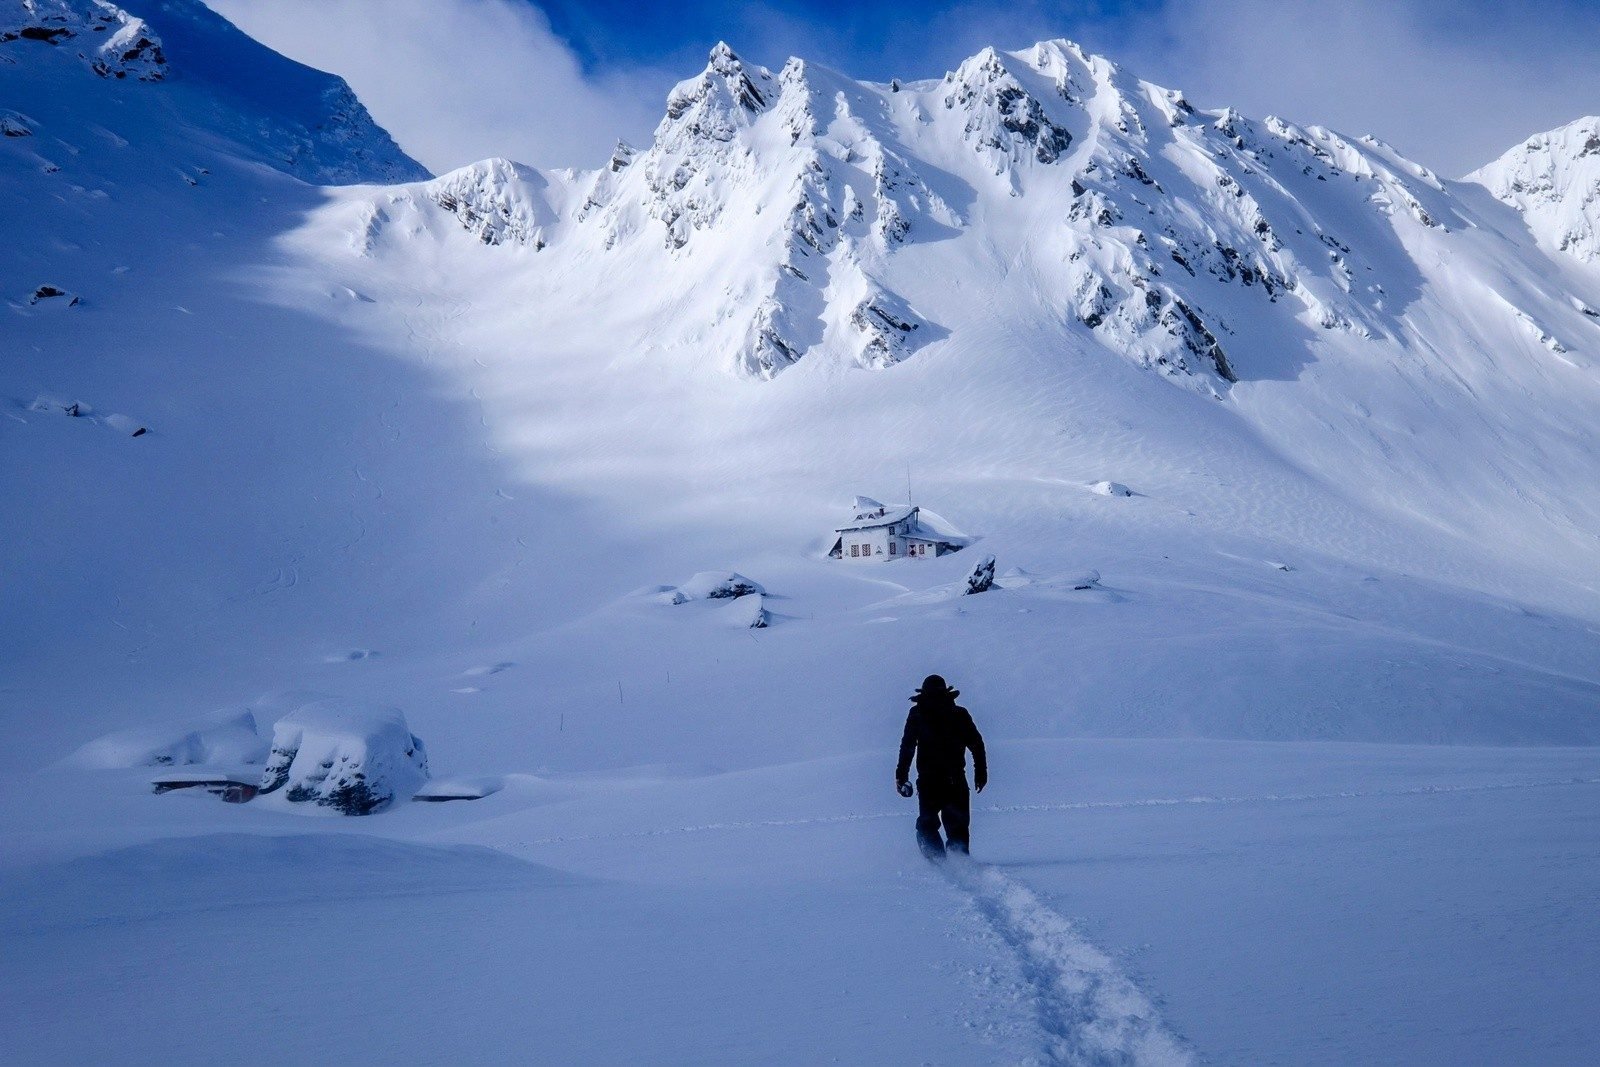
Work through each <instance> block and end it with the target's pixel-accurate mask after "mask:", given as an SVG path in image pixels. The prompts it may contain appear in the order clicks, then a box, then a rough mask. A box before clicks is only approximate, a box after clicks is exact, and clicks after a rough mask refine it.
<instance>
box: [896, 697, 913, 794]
mask: <svg viewBox="0 0 1600 1067" xmlns="http://www.w3.org/2000/svg"><path fill="white" fill-rule="evenodd" d="M916 750H917V709H916V708H912V709H911V711H910V712H909V713H907V715H906V730H905V733H903V734H901V735H900V762H899V763H897V764H895V768H894V781H895V784H896V785H899V784H900V783H901V782H904V781H906V780H908V779H909V778H910V776H911V755H912V753H913V752H915V751H916Z"/></svg>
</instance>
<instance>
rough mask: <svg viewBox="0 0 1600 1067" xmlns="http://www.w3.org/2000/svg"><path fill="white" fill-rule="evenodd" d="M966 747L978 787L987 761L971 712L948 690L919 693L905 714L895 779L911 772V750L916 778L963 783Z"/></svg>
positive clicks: (985, 774)
mask: <svg viewBox="0 0 1600 1067" xmlns="http://www.w3.org/2000/svg"><path fill="white" fill-rule="evenodd" d="M969 748H970V749H971V750H972V778H973V782H974V784H976V785H977V786H978V787H979V788H982V787H983V786H984V785H985V784H987V783H988V781H989V761H988V758H987V757H986V756H985V755H984V751H983V735H982V734H980V733H978V727H977V726H976V725H975V724H974V723H973V721H972V715H971V713H969V712H968V711H967V709H966V708H964V707H962V706H961V705H960V704H957V703H956V702H955V698H954V697H953V696H951V695H950V694H949V693H948V692H943V693H923V694H920V695H918V696H917V697H916V698H915V699H914V700H913V702H912V704H911V714H909V715H907V716H906V732H905V733H904V734H903V735H902V736H901V738H900V762H899V764H897V765H896V767H895V771H894V777H895V781H898V782H903V781H905V780H906V778H907V776H908V775H909V774H910V772H911V754H912V753H913V752H915V753H916V756H917V777H918V778H927V779H934V780H938V781H955V780H956V779H960V780H962V781H963V782H964V781H966V777H967V749H969Z"/></svg>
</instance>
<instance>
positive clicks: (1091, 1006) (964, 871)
mask: <svg viewBox="0 0 1600 1067" xmlns="http://www.w3.org/2000/svg"><path fill="white" fill-rule="evenodd" d="M944 868H945V870H946V871H947V872H948V873H949V875H950V879H951V881H952V882H954V883H955V884H956V886H957V887H959V888H960V889H961V890H963V891H964V892H965V893H966V894H967V895H968V897H969V898H970V900H971V903H972V905H973V907H974V908H975V909H976V910H977V912H978V914H979V915H980V916H982V918H983V919H984V921H985V922H986V923H987V924H988V925H989V927H990V928H991V929H992V930H993V931H994V933H995V935H996V936H997V937H998V938H999V939H1000V941H1001V943H1002V944H1004V945H1005V946H1006V947H1007V948H1008V949H1009V950H1010V951H1011V952H1012V953H1013V954H1014V955H1015V956H1016V960H1017V964H1018V967H1019V969H1020V971H1021V975H1022V978H1023V981H1024V982H1025V983H1026V993H1025V996H1026V997H1027V998H1028V999H1029V1000H1031V1001H1032V1007H1033V1010H1034V1012H1035V1015H1036V1018H1037V1021H1038V1025H1039V1028H1040V1030H1041V1031H1042V1034H1041V1037H1042V1043H1043V1047H1042V1049H1041V1052H1042V1058H1040V1059H1038V1060H1036V1061H1035V1062H1040V1063H1047V1064H1063V1065H1071V1067H1099V1065H1110V1064H1137V1065H1146V1064H1148V1065H1168V1064H1192V1063H1194V1062H1195V1058H1194V1054H1193V1053H1192V1052H1191V1051H1190V1050H1189V1049H1188V1048H1186V1047H1185V1046H1184V1045H1183V1043H1182V1042H1181V1041H1180V1040H1179V1039H1178V1038H1176V1037H1174V1036H1173V1035H1172V1034H1171V1033H1170V1032H1169V1031H1168V1030H1167V1029H1166V1028H1165V1027H1164V1026H1163V1025H1162V1023H1161V1020H1160V1016H1159V1013H1158V1012H1157V1011H1156V1008H1155V1005H1154V1004H1152V1003H1151V1002H1150V1000H1149V998H1147V997H1146V996H1145V995H1144V994H1143V993H1142V992H1140V990H1139V988H1138V987H1137V986H1136V985H1134V984H1133V982H1132V981H1131V980H1130V979H1129V978H1128V977H1127V976H1126V975H1124V974H1123V973H1122V971H1121V969H1120V968H1118V966H1117V964H1116V962H1115V961H1114V960H1112V958H1111V957H1110V956H1108V955H1106V954H1105V953H1104V952H1102V951H1101V950H1100V949H1098V948H1096V947H1095V946H1094V945H1092V944H1090V943H1089V942H1088V941H1086V940H1084V938H1083V937H1082V936H1081V935H1080V934H1079V933H1078V930H1077V928H1076V927H1075V926H1074V925H1073V924H1072V922H1071V921H1069V920H1067V919H1065V918H1063V917H1062V916H1061V915H1058V914H1057V913H1056V912H1054V911H1052V910H1051V909H1050V908H1049V907H1047V906H1046V905H1045V903H1044V902H1043V901H1041V900H1040V899H1039V898H1038V897H1037V896H1035V895H1034V893H1033V891H1032V890H1030V889H1028V888H1027V887H1026V886H1023V885H1021V884H1019V883H1017V882H1015V881H1013V880H1012V879H1010V878H1007V877H1006V876H1005V875H1004V874H1002V873H1001V872H999V871H998V870H996V869H995V868H993V867H988V866H984V865H981V864H973V863H971V862H970V861H968V860H965V859H961V858H952V859H950V860H947V861H946V862H945V864H944Z"/></svg>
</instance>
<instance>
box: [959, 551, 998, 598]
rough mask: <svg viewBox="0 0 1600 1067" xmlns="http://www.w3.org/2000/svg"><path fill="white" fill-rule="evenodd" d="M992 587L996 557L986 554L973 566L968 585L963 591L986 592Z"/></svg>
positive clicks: (965, 592) (964, 592)
mask: <svg viewBox="0 0 1600 1067" xmlns="http://www.w3.org/2000/svg"><path fill="white" fill-rule="evenodd" d="M992 588H994V557H993V556H984V557H983V558H982V559H980V560H979V561H978V563H977V565H976V566H974V567H973V568H972V573H971V574H969V575H967V587H966V588H965V589H963V590H962V593H963V594H972V593H986V592H988V591H989V590H990V589H992Z"/></svg>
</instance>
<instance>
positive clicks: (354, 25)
mask: <svg viewBox="0 0 1600 1067" xmlns="http://www.w3.org/2000/svg"><path fill="white" fill-rule="evenodd" d="M207 2H208V3H209V5H210V6H211V7H212V8H213V9H214V10H216V11H217V12H218V13H219V14H221V15H222V16H223V17H224V18H227V19H228V20H229V21H231V22H233V23H234V24H235V25H236V26H238V27H239V28H240V29H241V30H243V31H244V32H246V33H248V34H250V35H251V36H252V37H254V38H256V39H257V40H259V41H261V42H263V43H264V44H266V45H268V46H269V47H271V48H274V49H276V50H277V51H279V52H282V53H283V54H284V55H286V56H289V57H290V58H292V59H296V60H299V61H300V62H302V63H305V64H307V65H309V66H313V67H317V68H318V69H321V70H326V71H331V72H332V73H334V74H338V75H340V76H341V77H343V78H344V79H345V80H346V81H348V82H349V83H350V85H351V87H352V88H354V89H355V91H356V94H357V95H358V96H360V97H361V100H362V102H363V103H364V104H366V105H367V109H368V110H369V111H371V112H372V115H373V118H375V119H376V120H377V121H378V123H379V124H380V125H382V126H383V127H384V128H385V129H387V130H388V131H389V132H390V133H391V134H392V135H393V136H394V138H395V140H396V141H398V142H399V143H400V146H401V147H402V148H404V149H405V150H406V151H407V152H408V153H410V154H411V155H412V156H414V157H415V158H416V159H417V160H419V161H420V162H421V163H422V164H423V165H425V166H427V167H428V168H429V169H430V170H433V171H435V172H443V171H446V170H450V169H453V168H455V167H459V166H461V165H463V164H466V163H470V162H473V161H475V160H478V159H484V158H487V157H489V156H507V157H510V158H511V159H515V160H517V161H519V162H523V163H531V164H535V165H538V166H595V165H598V164H599V162H600V161H601V160H603V159H604V158H605V155H606V154H607V153H608V152H610V150H611V147H612V145H613V144H614V143H615V141H616V140H617V138H619V137H626V138H629V139H631V140H638V139H640V138H644V137H648V135H649V132H650V130H651V129H652V128H653V126H654V124H655V122H656V120H657V119H658V118H659V117H660V112H661V107H662V102H663V100H664V98H665V86H667V85H670V84H671V80H672V79H670V78H669V79H666V80H665V81H663V78H662V77H661V76H659V75H654V76H652V75H649V74H645V73H639V74H631V75H628V76H610V77H604V78H599V77H594V76H591V75H589V74H587V73H586V72H585V71H584V70H583V69H582V68H581V66H580V65H579V63H578V61H577V59H576V58H575V56H574V55H573V53H572V50H571V49H570V48H569V47H568V46H567V45H566V43H565V42H563V41H562V40H560V39H559V38H558V37H556V36H555V34H554V33H552V32H551V29H550V24H549V22H548V21H547V20H546V19H545V17H544V15H543V14H542V13H541V12H540V11H539V10H538V9H537V8H535V7H533V6H532V5H531V4H528V3H524V2H520V0H207Z"/></svg>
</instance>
